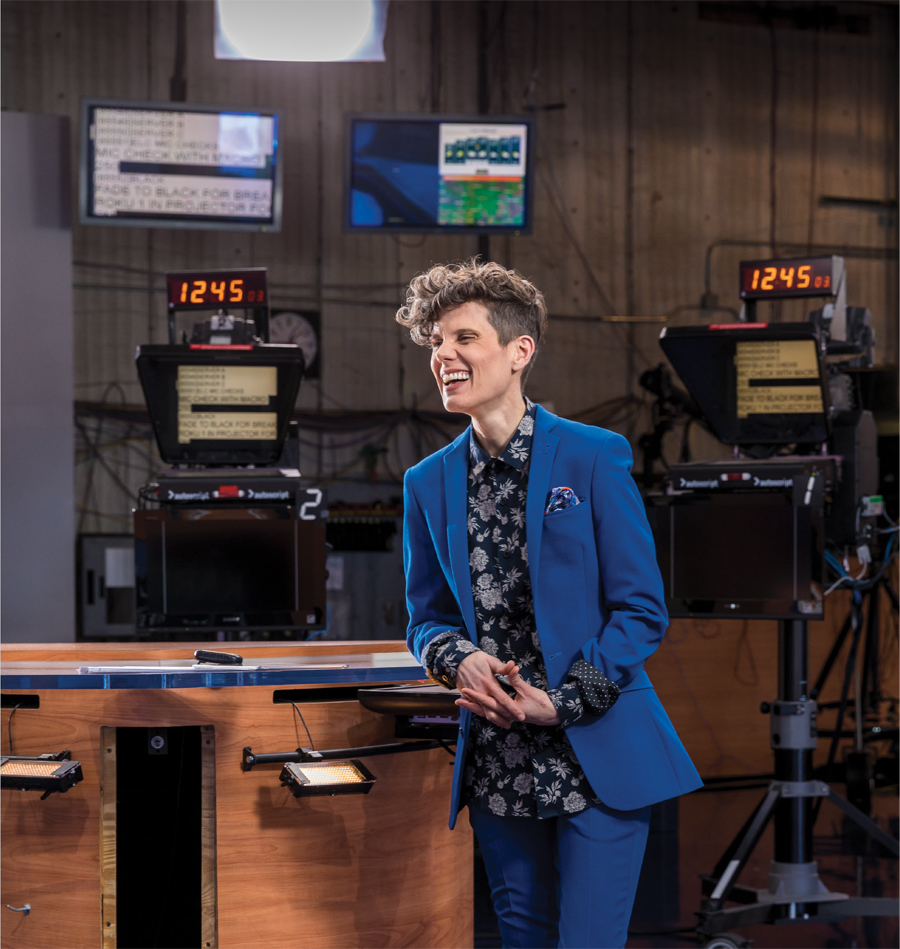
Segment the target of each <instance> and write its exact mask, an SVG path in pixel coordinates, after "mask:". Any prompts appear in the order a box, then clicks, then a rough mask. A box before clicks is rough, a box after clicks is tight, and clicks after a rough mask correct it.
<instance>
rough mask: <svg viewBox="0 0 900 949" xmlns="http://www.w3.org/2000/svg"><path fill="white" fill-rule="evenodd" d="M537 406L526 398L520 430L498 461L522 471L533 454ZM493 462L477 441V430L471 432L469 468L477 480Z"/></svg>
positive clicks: (516, 431) (517, 430) (514, 434)
mask: <svg viewBox="0 0 900 949" xmlns="http://www.w3.org/2000/svg"><path fill="white" fill-rule="evenodd" d="M534 414H535V405H534V402H532V401H531V399H529V398H528V397H527V396H525V414H524V415H523V416H522V421H521V422H519V426H518V428H517V429H516V430H515V432H514V433H513V436H512V438H510V440H509V442H508V444H507V446H506V448H504V449H503V451H502V452H500V454H499V455H498V456H497V461H498V462H502V463H503V464H505V465H509V467H510V468H515V469H516V470H517V471H521V470H522V468H523V467H524V466H525V462H526V461H528V456H529V454H530V453H531V442H532V439H533V437H534ZM490 460H491V456H490V455H489V454H488V453H487V452H486V451H485V450H484V449H483V448H482V447H481V446H480V445H479V444H478V442H477V441H476V440H475V430H474V429H470V430H469V468H470V470H471V472H472V474H473V475H474V476H475V477H476V478H477V477H478V476H479V475H480V474H481V472H482V471H483V470H484V466H485V465H486V464H487V463H488V462H489V461H490Z"/></svg>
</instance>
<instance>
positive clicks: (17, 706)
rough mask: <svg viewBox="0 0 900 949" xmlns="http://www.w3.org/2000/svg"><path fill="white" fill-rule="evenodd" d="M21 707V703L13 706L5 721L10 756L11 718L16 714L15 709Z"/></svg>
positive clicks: (11, 745)
mask: <svg viewBox="0 0 900 949" xmlns="http://www.w3.org/2000/svg"><path fill="white" fill-rule="evenodd" d="M21 707H22V703H21V702H19V704H18V705H14V706H13V710H12V711H11V712H10V713H9V718H8V719H7V720H6V728H7V734H8V735H9V753H10V756H12V754H13V742H12V717H13V715H15V714H16V709H19V708H21Z"/></svg>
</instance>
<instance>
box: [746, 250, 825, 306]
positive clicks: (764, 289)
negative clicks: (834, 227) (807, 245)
mask: <svg viewBox="0 0 900 949" xmlns="http://www.w3.org/2000/svg"><path fill="white" fill-rule="evenodd" d="M833 267H834V262H833V259H832V258H831V257H810V258H805V259H800V260H760V261H752V262H745V263H742V264H741V296H742V297H744V298H745V299H751V300H752V299H760V298H764V297H773V298H776V299H777V298H778V297H794V296H815V295H816V294H817V293H818V294H823V293H829V292H830V291H831V289H832V270H833Z"/></svg>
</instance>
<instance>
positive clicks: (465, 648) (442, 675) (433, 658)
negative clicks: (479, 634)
mask: <svg viewBox="0 0 900 949" xmlns="http://www.w3.org/2000/svg"><path fill="white" fill-rule="evenodd" d="M473 652H478V647H477V646H476V645H475V644H474V643H473V642H472V641H471V640H470V639H469V638H468V636H464V635H463V634H462V633H460V632H459V631H458V630H455V629H448V630H447V632H446V633H441V634H440V635H439V636H437V637H435V638H434V639H433V640H432V641H431V642H430V643H429V644H428V646H427V647H426V648H425V652H424V654H423V656H422V664H423V665H424V666H425V669H426V671H427V672H428V678H429V679H431V680H432V681H433V682H437V683H438V684H439V685H442V686H444V688H446V689H455V688H456V672H457V670H458V669H459V664H460V663H461V662H462V661H463V659H465V658H466V656H468V655H470V654H471V653H473Z"/></svg>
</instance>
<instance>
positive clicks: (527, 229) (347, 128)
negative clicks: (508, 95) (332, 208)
mask: <svg viewBox="0 0 900 949" xmlns="http://www.w3.org/2000/svg"><path fill="white" fill-rule="evenodd" d="M360 121H365V122H428V123H431V124H440V123H442V122H472V123H482V124H485V125H495V124H500V123H504V122H508V123H511V124H515V125H525V126H527V127H528V143H527V146H526V151H525V223H524V224H523V225H522V226H521V227H515V226H513V225H510V224H490V225H485V226H477V225H469V224H463V225H457V224H435V225H434V226H433V227H429V226H426V225H422V224H415V225H410V226H406V225H397V224H394V225H391V226H388V227H385V226H378V227H363V226H361V225H358V224H356V225H354V224H351V222H350V191H351V182H352V178H353V148H352V143H353V123H354V122H360ZM535 125H536V123H535V120H534V116H533V115H478V114H473V113H470V112H467V113H450V112H446V113H445V112H439V113H438V112H434V113H432V112H349V113H347V115H346V116H345V117H344V155H343V158H344V167H343V172H344V188H343V199H342V202H343V203H342V209H341V223H342V227H343V232H344V233H345V234H506V235H509V236H519V235H526V236H527V235H530V234H531V233H532V230H533V217H534V201H533V196H534V175H535V170H534V168H535V161H534V134H535V132H534V130H535Z"/></svg>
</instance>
